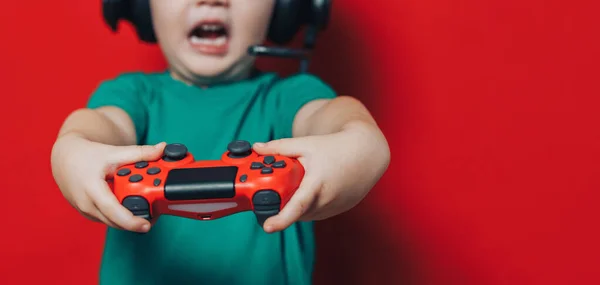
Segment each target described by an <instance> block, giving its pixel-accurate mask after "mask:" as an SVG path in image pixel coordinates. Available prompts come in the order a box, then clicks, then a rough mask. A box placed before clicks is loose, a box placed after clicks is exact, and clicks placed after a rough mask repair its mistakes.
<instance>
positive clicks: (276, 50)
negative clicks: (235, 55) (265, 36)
mask: <svg viewBox="0 0 600 285" xmlns="http://www.w3.org/2000/svg"><path fill="white" fill-rule="evenodd" d="M318 30H319V29H318V27H315V26H309V27H308V29H307V30H306V35H305V37H304V48H303V49H291V48H282V47H269V46H263V45H253V46H250V47H249V48H248V54H250V55H254V56H270V57H280V58H291V59H299V60H300V72H301V73H306V72H307V71H308V63H309V61H310V57H311V53H312V49H313V48H314V46H315V41H316V38H317V33H318Z"/></svg>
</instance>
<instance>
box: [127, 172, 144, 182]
mask: <svg viewBox="0 0 600 285" xmlns="http://www.w3.org/2000/svg"><path fill="white" fill-rule="evenodd" d="M142 179H144V177H143V176H141V175H139V174H135V175H131V177H129V182H133V183H135V182H140V181H142Z"/></svg>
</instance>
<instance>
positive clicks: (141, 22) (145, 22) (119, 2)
mask: <svg viewBox="0 0 600 285" xmlns="http://www.w3.org/2000/svg"><path fill="white" fill-rule="evenodd" d="M102 14H103V16H104V21H105V22H106V23H107V24H108V25H109V26H110V28H111V29H112V30H113V31H117V29H118V26H119V21H121V20H125V21H127V22H129V23H131V25H132V26H133V28H134V29H135V31H136V33H137V36H138V38H139V39H140V40H142V41H145V42H148V43H155V42H156V36H155V35H154V26H153V24H152V14H151V12H150V1H149V0H103V1H102Z"/></svg>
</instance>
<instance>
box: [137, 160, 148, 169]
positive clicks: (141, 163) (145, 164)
mask: <svg viewBox="0 0 600 285" xmlns="http://www.w3.org/2000/svg"><path fill="white" fill-rule="evenodd" d="M146 167H148V162H147V161H138V162H136V163H135V168H146Z"/></svg>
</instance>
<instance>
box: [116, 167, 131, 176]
mask: <svg viewBox="0 0 600 285" xmlns="http://www.w3.org/2000/svg"><path fill="white" fill-rule="evenodd" d="M130 173H131V170H129V168H123V169H119V171H117V175H118V176H127V175H129V174H130Z"/></svg>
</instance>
